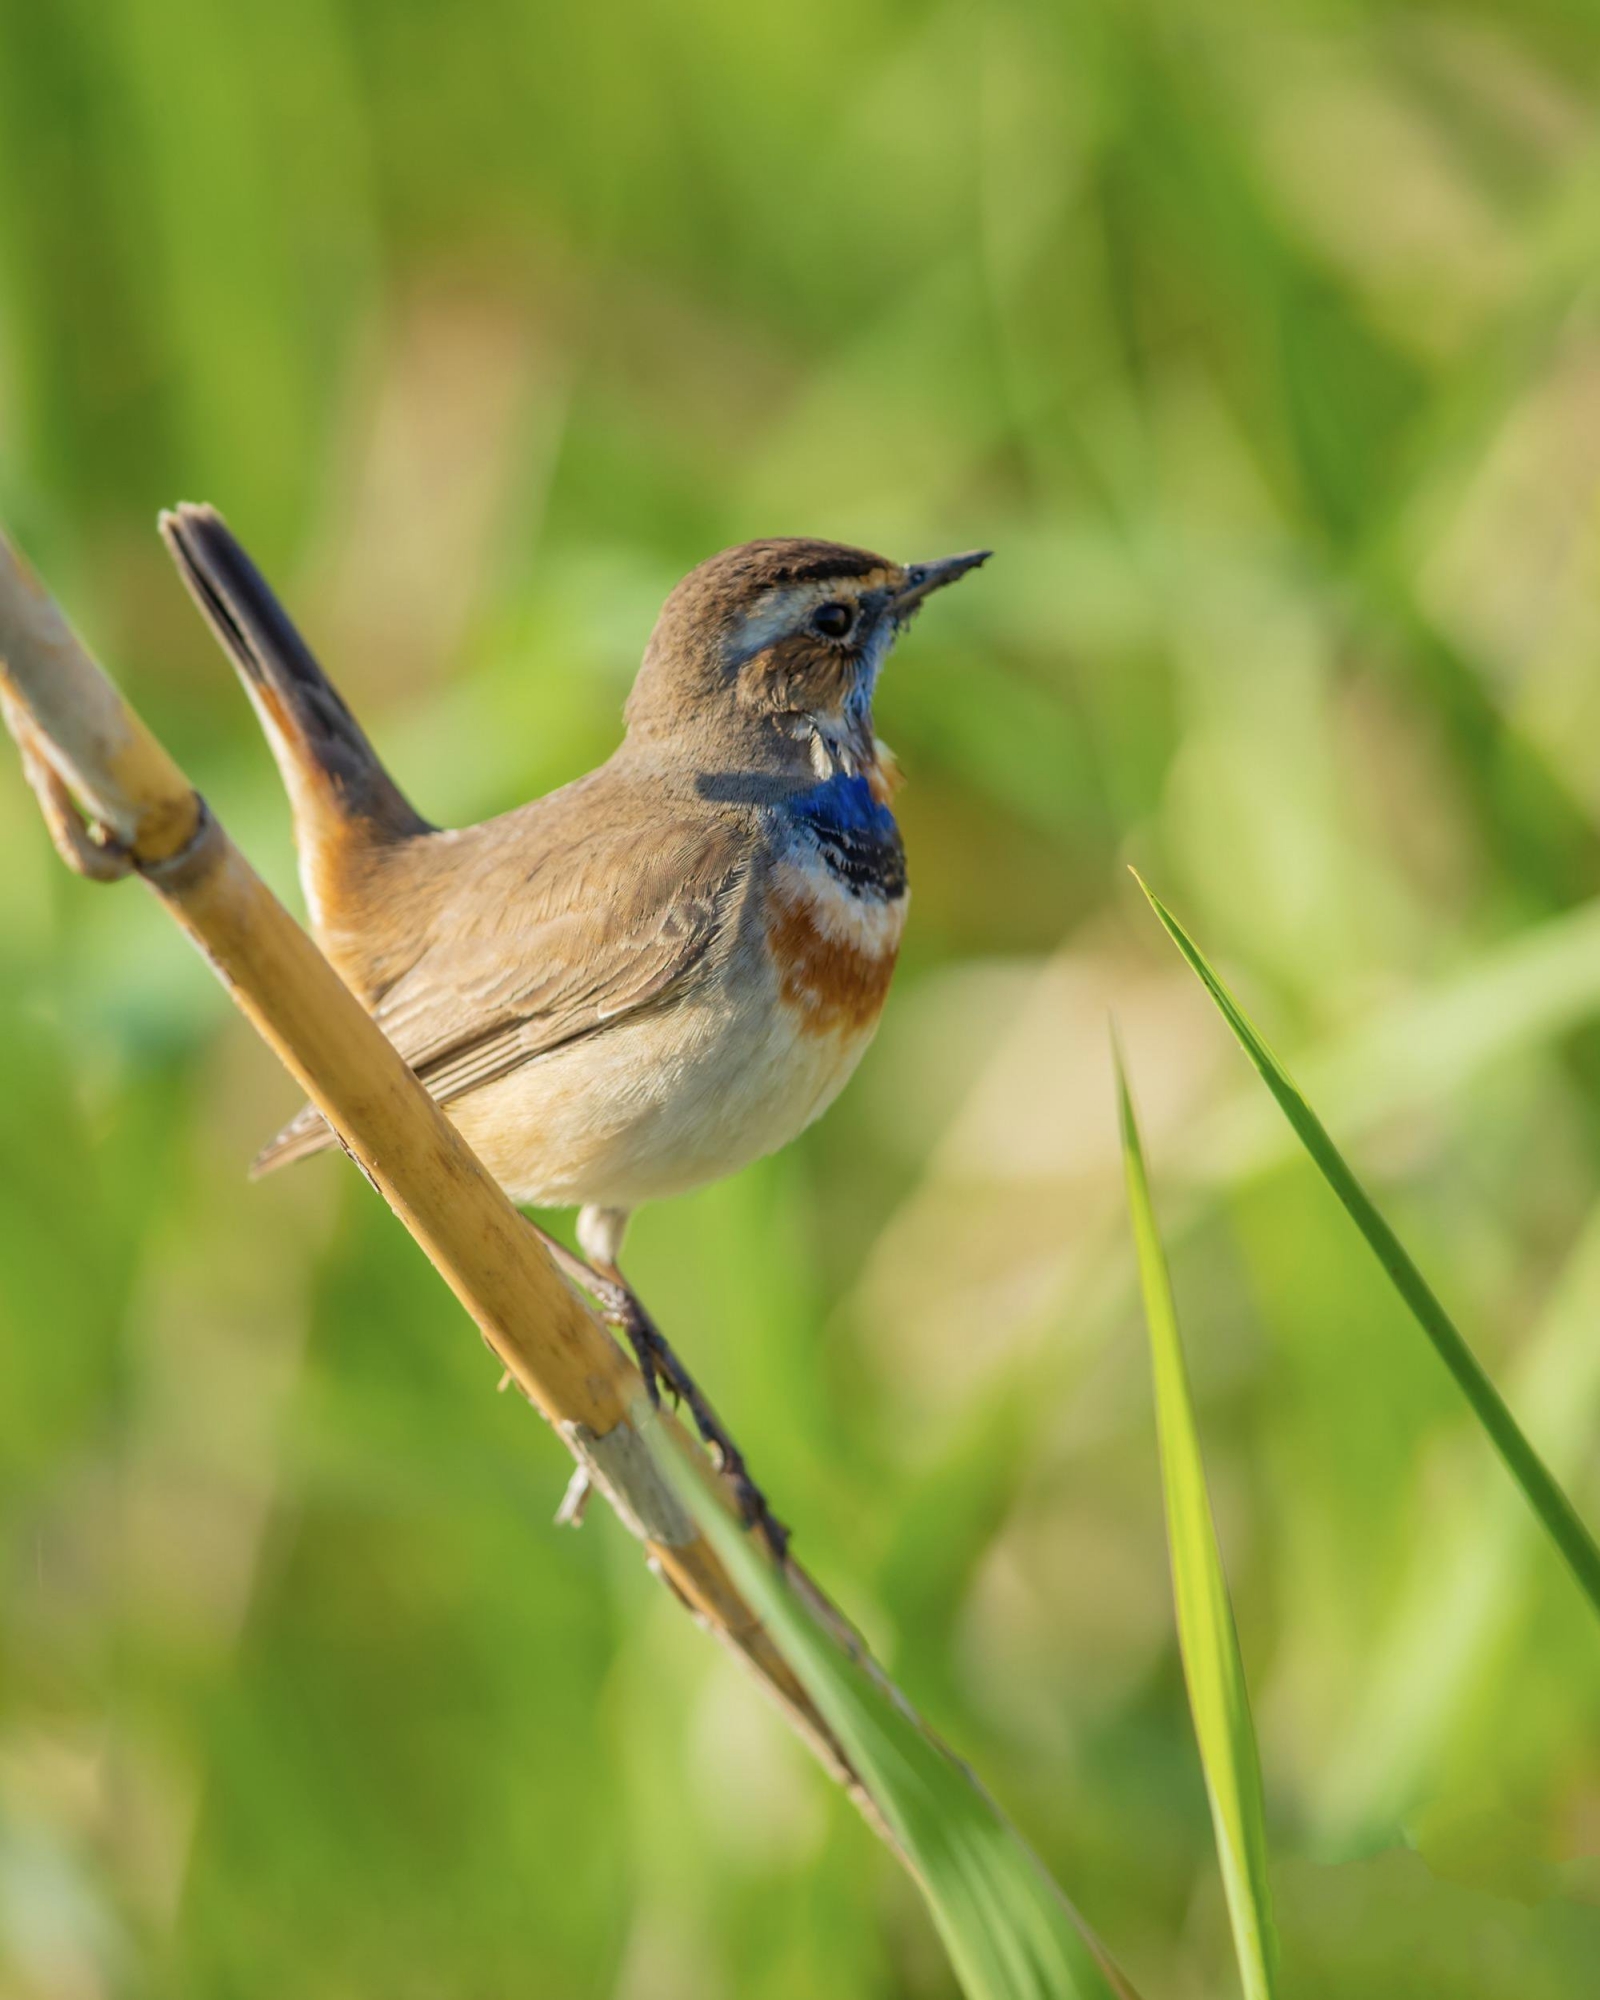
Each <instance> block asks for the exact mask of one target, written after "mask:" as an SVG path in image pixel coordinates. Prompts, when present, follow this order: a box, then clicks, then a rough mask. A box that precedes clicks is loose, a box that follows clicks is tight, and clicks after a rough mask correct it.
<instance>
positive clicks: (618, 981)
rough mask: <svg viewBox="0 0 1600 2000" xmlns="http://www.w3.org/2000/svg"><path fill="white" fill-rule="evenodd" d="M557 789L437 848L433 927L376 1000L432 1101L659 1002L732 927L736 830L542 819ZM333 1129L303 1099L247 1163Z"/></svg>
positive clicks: (296, 1153) (743, 845) (289, 1150)
mask: <svg viewBox="0 0 1600 2000" xmlns="http://www.w3.org/2000/svg"><path fill="white" fill-rule="evenodd" d="M559 798H560V795H559V794H558V795H556V796H555V797H553V798H552V799H549V800H541V801H539V802H538V805H537V806H536V807H534V808H529V809H525V814H511V815H507V818H506V820H505V821H503V822H499V821H497V822H494V823H492V825H491V826H490V827H488V828H484V829H481V830H479V829H475V830H474V831H475V832H480V831H481V832H482V833H484V834H488V835H492V836H494V837H493V838H492V839H491V840H489V841H488V842H486V843H484V845H483V851H480V852H477V853H474V854H470V855H469V854H462V855H461V856H460V857H459V860H456V859H454V858H453V857H452V855H451V853H450V850H449V848H448V847H447V846H444V845H441V846H440V847H439V848H438V849H436V850H435V851H434V854H433V856H432V857H431V865H432V867H434V868H436V869H438V870H440V871H441V876H440V877H439V878H436V880H435V881H434V883H433V884H432V885H431V887H432V893H431V894H430V895H429V896H428V897H427V900H428V902H429V903H430V904H432V906H433V907H434V910H435V915H434V918H433V920H432V922H431V924H430V925H429V929H428V935H427V937H426V940H425V941H424V942H423V944H422V946H421V948H420V949H419V951H418V953H417V955H416V957H415V959H414V961H413V962H412V963H411V964H410V965H409V967H407V968H406V969H405V970H404V971H402V972H401V973H400V974H399V976H398V977H397V978H395V979H394V980H393V981H392V983H391V984H390V985H389V986H388V987H387V989H386V990H385V991H384V993H383V994H382V996H381V998H379V999H378V1000H377V1002H376V1004H375V1005H374V1006H373V1009H372V1012H373V1018H374V1019H375V1020H376V1021H377V1023H378V1025H379V1026H380V1027H381V1028H382V1029H383V1031H384V1033H385V1034H386V1035H387V1036H388V1037H389V1039H390V1041H392V1042H393V1043H394V1045H395V1047H396V1048H397V1049H398V1050H399V1051H400V1053H401V1054H402V1055H403V1056H404V1057H405V1059H406V1061H407V1062H408V1063H409V1064H410V1065H411V1067H412V1068H413V1069H414V1070H415V1071H416V1073H417V1075H418V1076H419V1077H420V1078H421V1080H422V1081H423V1082H424V1083H425V1084H426V1085H427V1086H428V1089H429V1090H430V1092H431V1093H432V1094H433V1096H434V1097H435V1098H437V1099H438V1100H439V1102H440V1103H441V1104H448V1103H450V1102H451V1101H452V1100H453V1099H455V1098H459V1097H463V1096H465V1095H466V1094H467V1092H469V1091H473V1090H479V1089H482V1088H483V1086H484V1085H485V1084H489V1083H493V1082H495V1081H497V1080H498V1079H499V1078H501V1077H503V1076H506V1075H507V1074H509V1073H510V1072H511V1071H512V1070H514V1069H517V1068H519V1067H520V1066H521V1065H522V1064H523V1063H525V1062H528V1061H530V1060H531V1059H532V1058H533V1057H535V1056H539V1055H544V1054H546V1053H547V1052H548V1051H550V1050H551V1049H554V1048H558V1047H559V1046H560V1045H561V1044H562V1043H564V1042H570V1041H573V1040H575V1039H576V1038H577V1037H578V1036H580V1035H587V1034H592V1033H594V1032H595V1031H596V1030H598V1029H601V1028H604V1027H605V1026H606V1025H607V1024H608V1023H609V1022H612V1021H615V1020H617V1019H619V1018H621V1017H622V1016H625V1015H629V1014H632V1013H635V1012H637V1011H638V1010H639V1009H640V1008H642V1007H647V1006H649V1005H650V1004H651V1003H652V1002H654V1001H659V1000H660V999H661V998H662V997H663V996H665V995H666V994H668V993H669V992H672V991H674V990H676V989H677V988H678V987H679V986H680V985H681V984H682V983H683V982H684V981H685V980H688V979H690V978H692V977H693V975H694V973H695V971H696V969H697V968H698V967H699V966H700V965H701V964H702V963H703V962H704V961H705V959H706V958H707V956H708V955H709V954H710V953H711V952H712V951H713V950H714V949H715V948H716V946H717V944H718V942H719V940H720V939H722V938H723V937H725V936H726V935H727V934H728V932H729V930H730V929H731V927H732V925H733V923H734V922H736V910H737V905H738V902H739V892H740V889H741V887H742V886H743V884H744V882H745V880H746V878H747V876H748V872H749V866H750V860H751V843H750V841H749V840H748V838H746V837H742V836H741V832H740V830H739V829H736V828H734V827H732V826H730V825H729V824H728V822H727V821H725V820H706V819H701V818H687V817H683V818H680V817H677V816H675V815H673V814H672V813H670V812H667V811H657V812H655V813H652V814H649V815H645V816H640V815H638V814H636V813H629V814H627V815H625V816H622V820H621V823H620V824H619V823H617V822H611V823H606V822H604V821H602V822H601V823H598V824H597V823H596V819H595V815H594V814H593V812H592V811H585V812H581V813H576V814H574V813H569V812H564V811H561V810H559V809H558V810H557V811H555V812H552V813H549V814H544V815H541V812H540V809H541V808H544V807H555V806H556V805H557V800H558V799H559ZM541 817H542V818H543V820H544V823H543V824H541V823H540V819H541ZM439 839H440V840H441V841H442V842H444V843H448V842H449V841H450V839H451V837H450V836H449V835H444V836H440V837H439ZM452 878H453V879H452ZM332 1136H333V1135H332V1134H331V1132H329V1130H328V1128H327V1127H326V1126H325V1125H324V1124H323V1122H322V1119H321V1117H320V1116H319V1114H318V1113H317V1112H316V1111H314V1110H313V1109H312V1108H311V1107H310V1106H309V1105H308V1106H307V1107H306V1109H305V1110H304V1111H302V1112H301V1113H300V1114H299V1116H298V1117H297V1118H295V1119H294V1120H293V1121H292V1122H291V1123H290V1124H289V1125H287V1126H286V1127H285V1128H284V1130H283V1131H282V1132H280V1133H279V1135H278V1137H277V1138H276V1139H274V1140H273V1141H272V1143H271V1144H270V1145H269V1146H268V1147H267V1148H266V1149H265V1151H263V1152H262V1154H261V1155H260V1157H259V1158H258V1159H257V1161H256V1163H255V1167H254V1171H255V1172H256V1173H257V1174H261V1173H265V1172H267V1171H269V1170H270V1169H271V1168H273V1167H277V1166H282V1165H284V1164H286V1163H287V1162H288V1161H289V1160H293V1159H299V1158H300V1157H302V1156H303V1155H304V1154H306V1153H311V1152H317V1151H320V1150H321V1149H322V1147H324V1146H326V1145H329V1144H331V1143H332Z"/></svg>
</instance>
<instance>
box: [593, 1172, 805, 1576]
mask: <svg viewBox="0 0 1600 2000" xmlns="http://www.w3.org/2000/svg"><path fill="white" fill-rule="evenodd" d="M627 1226H628V1215H627V1211H626V1210H625V1209H617V1208H584V1209H581V1210H580V1211H579V1213H578V1242H579V1244H580V1246H581V1247H582V1250H583V1253H584V1256H585V1258H587V1260H588V1261H587V1263H586V1264H584V1265H581V1266H580V1269H581V1270H582V1272H583V1275H582V1276H581V1277H579V1278H578V1283H579V1284H581V1285H583V1286H584V1288H585V1289H586V1290H587V1291H589V1292H591V1293H592V1294H593V1295H594V1297H595V1298H596V1300H598V1302H599V1305H600V1309H601V1312H602V1313H603V1315H604V1316H605V1318H606V1320H607V1321H608V1323H609V1324H610V1325H612V1326H614V1327H615V1328H616V1329H617V1331H618V1332H619V1333H621V1334H623V1335H625V1336H626V1338H627V1342H628V1345H629V1346H630V1347H631V1348H632V1349H633V1353H634V1358H635V1360H636V1361H637V1362H638V1364H639V1369H640V1372H641V1374H642V1375H643V1376H644V1380H645V1387H646V1388H647V1389H648V1390H649V1392H650V1400H651V1402H652V1403H654V1404H656V1405H657V1406H658V1407H659V1404H660V1399H661V1393H660V1390H659V1388H658V1387H657V1383H658V1382H664V1383H665V1384H666V1386H667V1388H668V1389H669V1390H670V1391H671V1393H672V1394H673V1396H674V1397H676V1398H678V1399H679V1400H681V1401H682V1403H683V1404H684V1406H685V1407H686V1408H687V1410H688V1412H689V1414H690V1416H691V1417H693V1419H694V1427H695V1429H696V1430H697V1431H698V1432H699V1433H700V1437H701V1441H702V1442H703V1443H705V1444H707V1445H709V1446H710V1447H711V1450H712V1451H713V1453H714V1454H715V1456H716V1458H717V1461H718V1466H719V1469H720V1471H721V1472H722V1474H723V1476H724V1477H725V1478H726V1479H727V1480H728V1481H729V1482H730V1484H731V1485H732V1487H733V1490H734V1493H735V1495H736V1497H737V1499H738V1502H739V1511H740V1513H741V1514H742V1515H743V1517H744V1522H745V1526H746V1527H750V1528H754V1527H759V1528H760V1529H761V1532H762V1533H763V1535H765V1537H766V1540H767V1546H768V1547H769V1548H770V1549H771V1550H772V1553H773V1554H774V1555H775V1556H776V1557H777V1558H778V1560H779V1562H782V1561H783V1559H784V1556H785V1554H786V1553H787V1550H788V1547H789V1531H788V1529H787V1528H786V1527H785V1526H784V1525H783V1523H782V1522H781V1521H780V1520H779V1519H778V1517H777V1516H776V1515H775V1514H774V1513H773V1511H772V1509H771V1508H770V1507H769V1506H768V1505H767V1498H766V1495H765V1494H764V1493H763V1492H762V1491H761V1488H760V1487H759V1486H757V1485H756V1483H755V1481H754V1480H753V1479H752V1478H751V1477H750V1473H749V1469H748V1467H747V1466H746V1465H745V1462H744V1453H743V1452H742V1451H740V1449H739V1447H738V1446H737V1445H736V1444H735V1443H734V1441H733V1439H732V1438H731V1437H730V1436H729V1434H728V1431H727V1429H726V1427H725V1426H724V1424H723V1422H722V1420H721V1418H720V1417H719V1416H718V1415H717V1413H716V1411H715V1410H714V1409H713V1408H712V1407H711V1404H710V1402H709V1401H708V1400H707V1398H706V1396H705V1394H704V1393H703V1391H702V1390H701V1388H700V1385H699V1383H698V1382H696V1381H695V1379H694V1377H693V1376H692V1375H691V1374H690V1373H689V1371H688V1369H687V1368H685V1367H684V1365H683V1363H682V1362H681V1361H680V1360H679V1359H678V1357H677V1354H676V1353H675V1352H674V1351H673V1348H672V1344H671V1342H670V1341H669V1340H668V1339H667V1337H666V1335H665V1334H664V1333H663V1332H662V1331H661V1329H660V1327H658V1326H657V1325H656V1323H655V1321H654V1320H653V1319H652V1318H651V1317H650V1315H649V1313H648V1312H647V1311H646V1310H645V1308H644V1304H643V1302H642V1301H641V1300H640V1298H639V1296H638V1294H637V1293H636V1292H635V1291H634V1289H633V1287H632V1286H631V1285H630V1284H629V1283H628V1281H627V1279H626V1278H625V1277H624V1276H623V1275H622V1272H621V1271H620V1269H619V1268H618V1266H617V1256H618V1253H619V1252H620V1251H621V1249H622V1237H623V1232H624V1231H625V1230H626V1228H627ZM566 1254H567V1256H568V1257H570V1256H571V1253H570V1252H568V1253H566ZM572 1261H573V1262H575V1263H576V1262H577V1261H578V1260H577V1259H572ZM562 1268H563V1269H566V1268H567V1266H566V1264H565V1263H563V1264H562Z"/></svg>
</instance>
